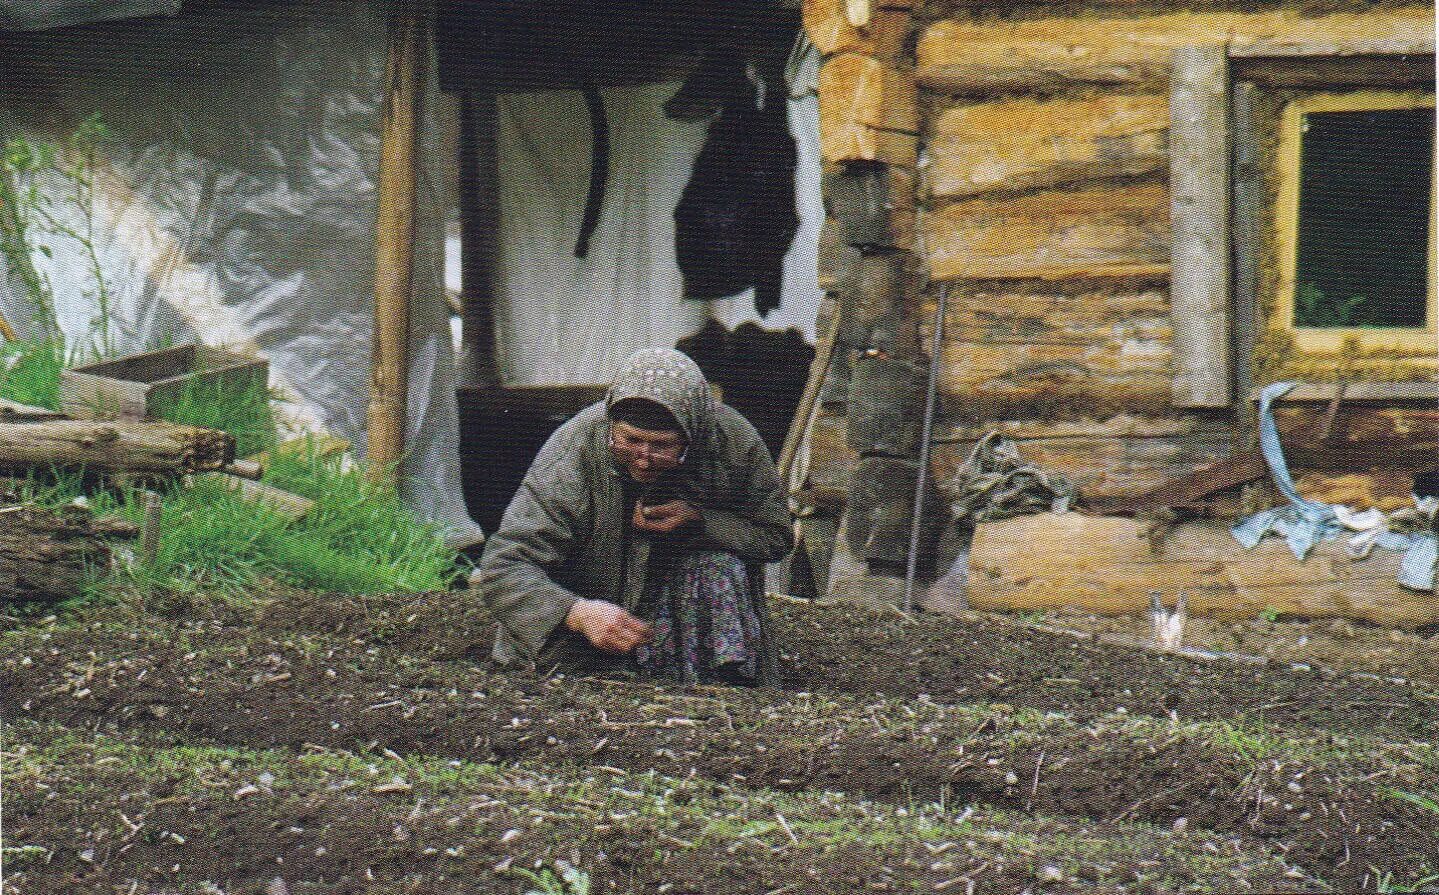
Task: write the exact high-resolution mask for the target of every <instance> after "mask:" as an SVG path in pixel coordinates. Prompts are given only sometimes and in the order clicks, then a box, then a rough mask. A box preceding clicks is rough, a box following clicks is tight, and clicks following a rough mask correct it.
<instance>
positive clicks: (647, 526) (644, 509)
mask: <svg viewBox="0 0 1439 895" xmlns="http://www.w3.org/2000/svg"><path fill="white" fill-rule="evenodd" d="M630 521H631V522H632V523H633V524H634V527H635V528H637V529H639V530H640V531H648V532H651V533H653V534H669V533H670V532H672V531H676V530H678V529H680V528H683V527H684V526H686V525H691V524H693V523H696V522H699V521H700V511H699V510H697V509H695V507H694V506H693V505H692V504H689V503H686V502H685V501H683V500H671V501H669V502H668V503H657V504H653V505H651V506H645V505H644V504H643V503H636V504H635V512H634V516H633V517H632V518H631V520H630Z"/></svg>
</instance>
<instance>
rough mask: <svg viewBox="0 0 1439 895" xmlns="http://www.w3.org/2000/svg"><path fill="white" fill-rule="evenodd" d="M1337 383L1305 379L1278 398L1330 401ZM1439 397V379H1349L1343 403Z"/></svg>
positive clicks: (1254, 398) (1254, 392)
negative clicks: (1374, 380)
mask: <svg viewBox="0 0 1439 895" xmlns="http://www.w3.org/2000/svg"><path fill="white" fill-rule="evenodd" d="M1337 388H1338V383H1334V382H1305V383H1300V384H1299V385H1296V386H1295V387H1294V388H1292V389H1290V390H1289V391H1288V392H1287V393H1285V394H1284V395H1283V397H1281V398H1279V400H1280V401H1332V400H1333V399H1334V392H1335V390H1336V389H1337ZM1260 391H1261V390H1260V389H1257V388H1256V389H1253V390H1252V391H1251V392H1250V393H1249V400H1251V401H1258V400H1259V392H1260ZM1435 400H1439V382H1435V381H1433V380H1430V381H1427V382H1350V383H1346V384H1345V386H1344V403H1346V404H1350V403H1354V402H1357V401H1381V402H1382V401H1435Z"/></svg>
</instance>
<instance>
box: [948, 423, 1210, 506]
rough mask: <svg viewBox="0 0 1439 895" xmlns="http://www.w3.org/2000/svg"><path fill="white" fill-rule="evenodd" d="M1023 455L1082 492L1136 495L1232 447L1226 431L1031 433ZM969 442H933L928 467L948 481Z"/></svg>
mask: <svg viewBox="0 0 1439 895" xmlns="http://www.w3.org/2000/svg"><path fill="white" fill-rule="evenodd" d="M1018 446H1019V452H1020V455H1021V456H1022V457H1024V459H1025V460H1027V461H1029V462H1031V463H1033V464H1035V465H1037V466H1039V467H1041V468H1043V469H1046V470H1049V471H1052V472H1057V473H1059V474H1061V475H1063V476H1064V477H1065V478H1067V479H1069V481H1070V482H1071V483H1073V484H1074V485H1075V486H1077V487H1078V488H1080V489H1081V491H1083V493H1084V494H1085V496H1086V497H1090V496H1098V497H1110V496H1113V497H1119V496H1128V495H1133V494H1141V493H1144V492H1146V491H1150V490H1153V489H1155V488H1158V487H1160V486H1162V485H1163V484H1164V483H1165V482H1167V481H1169V480H1171V479H1174V478H1176V477H1179V476H1182V475H1184V474H1186V473H1189V472H1191V471H1192V470H1194V469H1196V468H1197V467H1200V466H1204V465H1206V464H1209V463H1213V462H1215V461H1217V460H1221V459H1223V458H1224V457H1226V456H1228V455H1229V454H1230V453H1232V452H1233V449H1234V438H1233V435H1232V434H1231V433H1229V432H1221V431H1201V432H1195V433H1193V434H1188V435H1174V436H1170V435H1157V436H1122V437H1112V438H1104V437H1088V438H1086V437H1083V436H1074V437H1069V438H1035V439H1029V440H1025V441H1020V442H1019V443H1018ZM972 447H973V444H972V443H968V442H961V443H956V444H947V445H937V446H936V447H935V452H934V459H933V462H932V464H931V468H932V470H933V472H934V477H935V480H936V481H938V482H945V481H948V480H949V479H950V478H951V477H952V476H953V475H954V472H955V470H956V469H957V468H958V467H959V465H960V464H961V463H963V462H964V459H965V457H966V456H967V455H968V453H969V450H970V448H972Z"/></svg>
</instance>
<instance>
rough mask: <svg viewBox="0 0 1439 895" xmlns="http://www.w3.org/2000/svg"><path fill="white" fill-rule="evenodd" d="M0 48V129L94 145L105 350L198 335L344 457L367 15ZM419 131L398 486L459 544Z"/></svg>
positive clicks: (361, 403) (68, 302)
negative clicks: (86, 128) (284, 399)
mask: <svg viewBox="0 0 1439 895" xmlns="http://www.w3.org/2000/svg"><path fill="white" fill-rule="evenodd" d="M101 28H104V29H105V30H104V31H103V32H102V30H101ZM111 28H113V30H111ZM0 38H3V40H0V44H4V46H0V52H4V53H5V55H8V56H9V58H8V59H7V60H6V63H7V65H6V77H5V83H4V84H3V85H0V91H3V92H0V132H4V133H8V134H11V135H14V134H27V135H30V136H32V137H37V138H47V139H51V140H56V139H61V138H63V136H64V135H65V134H66V133H68V132H69V130H70V129H71V128H73V126H74V125H75V123H76V122H78V121H81V120H83V119H85V118H87V117H88V116H90V115H92V114H94V113H96V112H98V113H100V114H101V115H102V116H103V118H104V120H105V122H106V123H107V124H108V126H109V127H110V128H111V130H112V131H113V132H114V139H113V140H112V141H111V143H110V144H108V145H107V146H106V147H105V150H104V157H105V160H106V161H105V168H104V170H102V171H101V172H100V173H101V177H100V178H99V183H98V184H97V196H96V200H95V204H94V207H95V211H96V215H95V222H96V225H97V230H96V235H95V244H96V248H97V250H98V252H99V256H100V258H101V262H102V267H103V269H104V275H105V278H106V281H107V284H108V286H109V290H110V293H111V302H112V309H111V315H110V319H111V323H112V331H113V332H114V333H115V335H116V343H117V347H119V348H121V349H133V350H138V349H142V348H145V347H148V346H151V345H153V344H155V343H156V342H157V341H164V340H168V341H171V342H181V341H185V340H187V339H192V338H199V339H201V340H203V341H206V342H209V343H212V344H221V343H228V344H231V345H239V346H249V347H252V348H255V349H258V350H259V351H261V352H263V354H264V355H265V356H266V357H267V358H268V359H269V361H270V365H271V369H272V371H273V373H274V377H275V382H276V384H277V385H278V386H280V387H281V388H282V389H284V390H285V391H286V392H288V393H289V394H290V395H291V396H292V397H293V398H294V399H295V405H294V407H293V411H294V413H293V416H295V417H296V418H298V419H299V420H300V421H302V422H308V423H311V424H315V425H318V426H320V427H323V428H325V429H327V430H329V431H331V432H333V433H335V434H337V435H340V436H343V437H346V438H349V439H351V441H352V442H353V443H354V444H355V445H356V447H357V449H358V450H359V451H360V452H361V453H363V448H364V434H365V433H364V426H365V407H366V402H367V395H368V387H369V376H370V341H371V330H372V323H373V316H372V315H373V302H374V298H373V296H374V292H373V280H374V264H375V261H374V258H375V253H374V241H375V235H374V228H375V201H376V175H377V171H378V158H379V133H380V101H381V100H380V98H381V86H382V77H383V70H384V48H385V20H384V15H383V10H382V9H381V8H380V7H378V6H376V5H371V4H365V3H353V2H338V0H335V2H326V0H308V2H301V3H293V4H278V5H277V4H263V5H242V6H236V5H233V4H224V5H218V6H213V5H212V6H205V7H202V8H199V9H197V10H195V11H190V12H186V13H185V14H182V15H180V16H177V17H175V18H171V19H151V20H145V21H137V22H130V23H122V24H120V25H117V26H96V27H91V28H85V29H76V30H59V31H46V32H40V33H35V34H26V35H23V36H19V37H16V36H10V37H8V38H5V37H4V36H3V35H0ZM17 40H23V41H24V43H23V47H24V49H25V52H24V53H23V54H19V53H17V52H16V49H17V48H18V47H20V46H22V44H17V43H16V41H17ZM428 98H429V99H430V100H432V101H433V100H435V99H436V96H435V93H434V90H433V85H432V89H431V91H430V93H429V97H428ZM431 108H433V104H432V105H431ZM435 130H436V129H435V127H434V115H433V112H431V113H430V114H427V115H426V117H425V131H426V132H425V137H424V139H425V152H423V153H422V157H423V161H422V170H421V182H420V205H421V208H420V219H419V222H418V225H417V232H416V244H417V258H416V289H415V296H414V301H413V313H412V318H411V330H412V345H411V350H412V355H411V370H410V395H409V409H410V416H409V431H408V439H409V440H408V442H407V444H408V446H409V454H408V456H407V457H406V460H405V463H404V465H403V467H402V470H401V472H402V477H403V479H402V491H403V494H404V496H405V498H406V501H407V503H408V504H409V505H410V506H411V507H412V508H413V509H415V510H416V511H417V512H419V513H420V514H422V515H424V516H426V517H429V518H432V519H434V520H435V521H437V522H439V523H441V524H443V525H444V526H445V527H446V530H447V537H448V538H449V540H450V541H451V542H452V543H466V542H469V541H473V540H475V539H476V538H477V537H478V536H479V529H478V527H477V526H475V525H474V523H473V522H472V521H471V520H470V519H469V517H468V514H467V513H466V512H465V509H464V504H463V499H462V496H461V489H460V473H459V457H458V436H457V419H456V417H457V412H456V407H455V399H454V361H453V354H452V348H451V343H450V339H449V314H448V309H447V308H446V306H445V303H444V301H443V293H442V291H441V275H442V267H443V258H442V251H443V241H444V230H443V223H444V216H445V215H444V212H445V210H446V209H448V208H450V207H452V206H453V200H452V197H450V196H447V195H444V194H443V187H442V184H443V183H444V182H445V178H442V177H440V176H438V172H439V171H440V170H442V166H441V165H440V164H437V161H438V158H439V157H438V155H437V151H436V146H435V139H436V133H435ZM53 186H54V185H52V187H53ZM59 198H60V196H59V194H58V193H57V199H59ZM58 207H60V206H59V205H57V208H58ZM48 241H49V242H50V243H51V244H52V248H53V250H54V257H53V258H50V259H46V258H44V257H39V256H37V259H36V260H37V263H38V264H39V265H41V266H42V267H43V268H44V269H45V271H46V273H48V275H49V277H50V278H51V280H52V282H53V283H54V285H55V293H56V301H57V306H58V311H59V316H60V319H61V322H62V326H63V327H64V329H65V330H66V332H67V333H68V334H69V335H70V336H72V338H83V337H84V336H85V330H86V327H87V326H88V325H89V322H90V319H91V317H92V316H93V315H94V298H93V295H87V294H86V293H87V292H93V287H92V285H91V283H90V282H89V280H88V278H87V275H86V265H85V263H84V258H83V257H82V255H81V252H80V249H79V247H78V245H77V244H75V243H74V241H73V240H66V239H59V238H55V239H50V240H48ZM4 279H5V278H3V277H0V310H3V311H4V312H5V316H6V317H7V318H8V319H10V320H12V321H14V322H16V323H17V324H19V325H20V328H22V329H23V328H24V323H25V321H27V320H30V319H31V318H32V317H33V313H34V309H33V308H32V307H28V306H27V305H26V303H25V302H24V301H23V300H22V299H20V298H19V297H18V296H17V292H16V290H14V289H13V288H12V289H9V290H8V292H7V290H6V288H5V282H4Z"/></svg>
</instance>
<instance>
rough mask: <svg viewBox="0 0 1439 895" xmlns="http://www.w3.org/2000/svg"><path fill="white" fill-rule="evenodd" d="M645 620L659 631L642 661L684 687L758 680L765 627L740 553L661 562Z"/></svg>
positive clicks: (653, 574)
mask: <svg viewBox="0 0 1439 895" xmlns="http://www.w3.org/2000/svg"><path fill="white" fill-rule="evenodd" d="M648 578H649V580H648V582H647V583H646V585H645V596H644V599H643V600H642V601H641V603H640V606H639V615H640V617H641V618H644V619H645V620H646V621H648V622H650V623H651V624H652V625H653V626H654V637H653V638H652V639H651V641H650V643H649V644H647V645H645V646H641V647H639V648H637V649H636V650H635V660H636V661H637V662H638V663H639V665H640V666H641V667H642V668H644V669H646V670H648V671H651V672H658V673H662V674H666V675H671V676H673V677H675V678H677V679H679V680H681V681H683V682H684V683H687V684H693V683H700V682H704V681H725V682H730V683H737V682H745V681H753V680H754V678H755V675H756V672H757V671H758V667H759V653H760V626H759V617H758V616H757V615H756V614H755V610H754V600H753V595H752V594H751V593H750V583H749V573H748V570H747V569H746V568H745V564H744V562H743V561H741V560H740V558H739V557H737V556H735V555H734V554H733V553H727V552H724V551H696V552H680V553H675V554H672V555H669V556H663V557H655V562H654V563H653V564H652V566H651V568H650V574H649V576H648Z"/></svg>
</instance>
